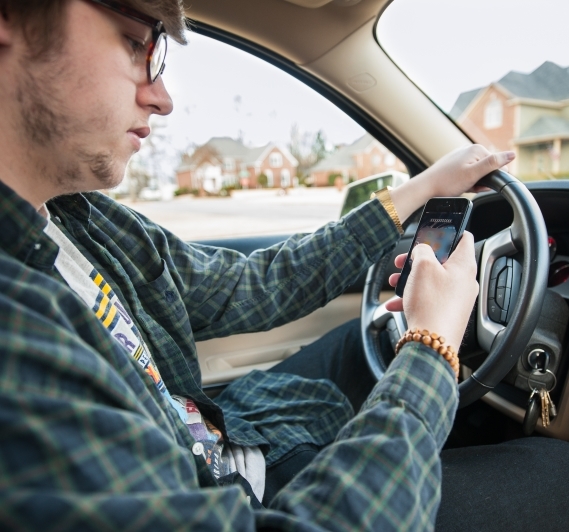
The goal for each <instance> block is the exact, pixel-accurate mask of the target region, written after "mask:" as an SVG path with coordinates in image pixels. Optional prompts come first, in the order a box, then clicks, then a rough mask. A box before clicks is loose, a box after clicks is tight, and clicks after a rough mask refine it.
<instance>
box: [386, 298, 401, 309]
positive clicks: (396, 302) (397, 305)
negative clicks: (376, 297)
mask: <svg viewBox="0 0 569 532" xmlns="http://www.w3.org/2000/svg"><path fill="white" fill-rule="evenodd" d="M385 308H386V309H387V310H389V311H390V312H403V300H402V299H401V298H397V299H390V300H389V301H387V302H386V303H385Z"/></svg>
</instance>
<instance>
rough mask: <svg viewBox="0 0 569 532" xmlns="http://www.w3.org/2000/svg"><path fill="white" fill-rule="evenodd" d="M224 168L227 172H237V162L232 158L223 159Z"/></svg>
mask: <svg viewBox="0 0 569 532" xmlns="http://www.w3.org/2000/svg"><path fill="white" fill-rule="evenodd" d="M223 168H224V169H225V170H226V171H227V172H232V171H233V170H235V161H234V160H233V159H232V158H231V157H225V159H223Z"/></svg>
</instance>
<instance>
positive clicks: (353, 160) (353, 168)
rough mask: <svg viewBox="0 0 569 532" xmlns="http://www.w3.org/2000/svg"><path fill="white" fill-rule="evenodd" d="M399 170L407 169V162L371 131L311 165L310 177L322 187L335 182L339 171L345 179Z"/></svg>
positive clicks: (404, 170)
mask: <svg viewBox="0 0 569 532" xmlns="http://www.w3.org/2000/svg"><path fill="white" fill-rule="evenodd" d="M388 170H397V171H400V172H406V168H405V165H404V164H403V163H402V162H401V161H400V160H399V159H397V158H396V157H395V155H393V154H392V153H391V152H390V151H389V150H388V149H387V148H386V147H385V146H384V145H383V144H381V143H380V142H378V141H377V140H376V139H374V138H373V137H372V136H371V135H370V134H369V133H366V134H365V135H364V136H363V137H361V138H359V139H358V140H356V141H355V142H353V143H352V144H350V145H348V146H342V147H341V148H339V149H337V150H336V151H335V152H334V153H332V154H330V155H329V156H328V157H326V158H324V159H322V160H321V161H320V162H319V163H317V164H315V165H314V166H313V167H312V168H311V169H310V178H309V179H310V181H311V182H312V184H313V185H315V186H318V187H322V186H329V185H331V184H333V183H332V182H331V181H333V180H334V176H335V175H340V176H341V177H342V179H343V181H344V183H348V182H349V181H350V180H357V179H362V178H364V177H367V176H369V175H372V174H378V173H380V172H386V171H388Z"/></svg>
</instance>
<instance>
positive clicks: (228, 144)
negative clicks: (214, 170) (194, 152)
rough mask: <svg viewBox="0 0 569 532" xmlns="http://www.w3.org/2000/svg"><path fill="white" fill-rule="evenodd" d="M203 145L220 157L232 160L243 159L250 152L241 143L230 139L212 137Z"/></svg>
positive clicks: (249, 149)
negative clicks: (231, 158)
mask: <svg viewBox="0 0 569 532" xmlns="http://www.w3.org/2000/svg"><path fill="white" fill-rule="evenodd" d="M205 145H206V146H210V147H211V148H213V149H214V150H215V151H216V152H217V153H218V154H219V155H220V156H221V157H233V158H234V159H244V158H245V157H247V156H248V154H249V152H250V151H251V148H247V146H245V145H244V144H243V143H242V142H240V141H238V140H235V139H232V138H231V137H213V138H211V139H209V140H208V141H207V142H206V143H205Z"/></svg>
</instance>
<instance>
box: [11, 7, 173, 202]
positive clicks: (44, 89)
mask: <svg viewBox="0 0 569 532" xmlns="http://www.w3.org/2000/svg"><path fill="white" fill-rule="evenodd" d="M64 33H65V35H64V36H63V46H62V47H61V50H60V51H59V50H57V51H55V52H54V54H52V57H49V58H48V59H45V60H41V61H34V60H32V59H29V58H26V59H23V60H22V61H21V68H20V69H19V76H18V77H19V79H18V80H17V87H16V91H17V93H16V98H17V101H18V104H19V106H20V109H19V111H20V112H19V116H20V120H21V123H20V124H19V125H20V128H19V129H20V131H21V133H22V134H23V135H22V138H23V141H24V142H26V143H28V144H30V145H31V146H30V148H31V149H30V151H29V153H30V156H31V157H33V158H36V159H37V161H36V163H37V166H38V169H39V170H40V172H41V173H42V178H44V179H47V180H49V185H50V186H51V187H52V188H53V189H54V193H53V194H52V195H53V196H55V195H58V194H64V193H71V192H80V191H88V190H96V189H101V188H111V187H114V186H116V185H118V184H119V183H120V181H121V180H122V179H123V176H124V172H125V168H126V164H127V163H128V160H129V159H130V157H131V156H132V155H133V154H134V153H135V152H136V151H138V150H139V148H140V142H141V139H142V138H144V137H146V136H147V135H148V134H149V133H150V129H149V127H148V121H149V118H150V115H151V114H159V115H166V114H169V113H170V112H171V111H172V101H171V99H170V97H169V95H168V93H167V92H166V90H165V88H164V85H163V83H162V80H161V78H158V80H157V81H156V82H155V83H153V84H151V83H149V81H148V79H147V73H146V61H145V58H146V49H147V48H146V47H141V46H140V43H141V42H142V41H144V39H147V38H148V36H149V28H148V27H147V26H144V25H143V24H140V23H138V22H135V21H132V20H130V19H128V18H126V17H124V16H122V15H120V14H115V13H114V12H112V11H110V10H108V9H106V8H104V7H100V6H98V5H96V4H93V3H91V2H88V1H87V0H71V2H69V6H68V10H67V18H66V27H65V32H64Z"/></svg>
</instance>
